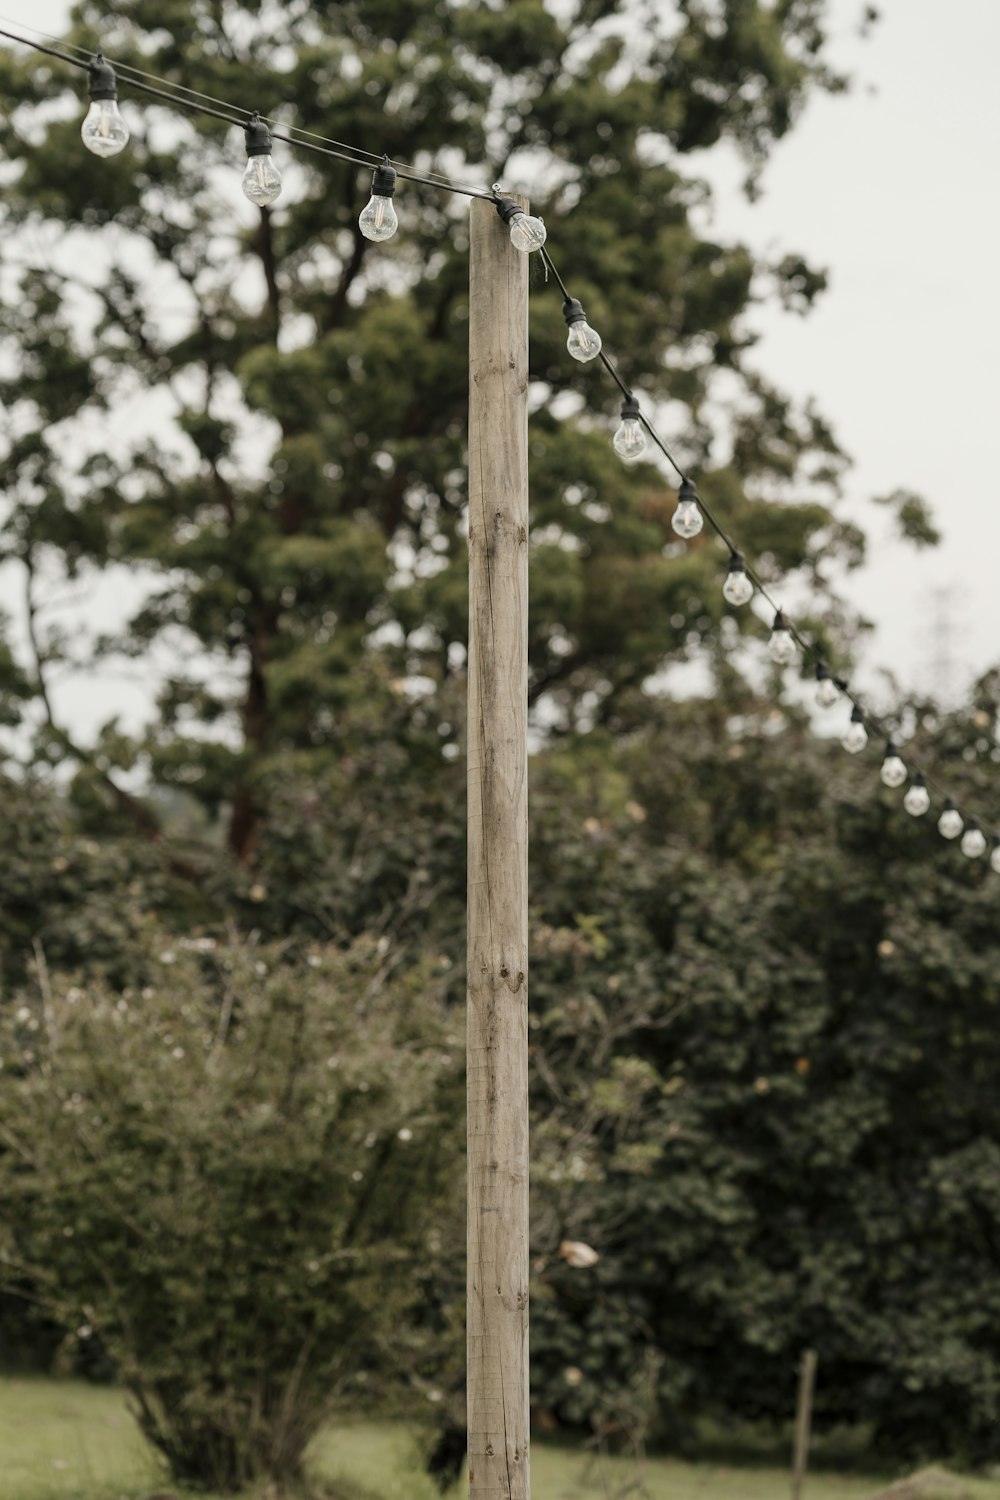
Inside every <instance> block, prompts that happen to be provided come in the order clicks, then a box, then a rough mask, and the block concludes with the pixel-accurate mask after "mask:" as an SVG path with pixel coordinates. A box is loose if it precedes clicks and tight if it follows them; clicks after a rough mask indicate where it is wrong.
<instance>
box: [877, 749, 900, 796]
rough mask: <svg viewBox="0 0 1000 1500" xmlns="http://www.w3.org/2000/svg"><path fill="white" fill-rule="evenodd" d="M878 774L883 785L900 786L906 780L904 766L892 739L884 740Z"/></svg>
mask: <svg viewBox="0 0 1000 1500" xmlns="http://www.w3.org/2000/svg"><path fill="white" fill-rule="evenodd" d="M879 775H880V776H881V777H882V781H883V784H884V785H885V786H891V787H897V786H902V785H903V782H904V781H905V780H906V766H905V765H904V763H903V760H902V758H901V756H900V754H899V752H898V750H897V749H896V747H895V745H894V744H893V743H892V740H888V741H887V742H886V747H885V760H884V761H883V762H882V769H881V771H880V772H879Z"/></svg>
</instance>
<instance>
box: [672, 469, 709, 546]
mask: <svg viewBox="0 0 1000 1500" xmlns="http://www.w3.org/2000/svg"><path fill="white" fill-rule="evenodd" d="M670 524H671V526H672V527H673V529H674V531H675V532H676V533H677V535H678V536H682V537H683V538H684V540H685V541H686V542H689V541H690V540H691V538H692V537H693V536H697V535H698V533H699V531H701V529H702V527H703V526H704V524H705V521H704V517H703V516H702V513H701V508H700V506H699V505H698V496H697V494H696V493H695V488H694V485H693V484H692V483H691V481H690V479H682V480H681V487H680V489H679V490H678V492H677V509H676V510H675V511H674V513H673V515H672V516H671V517H670Z"/></svg>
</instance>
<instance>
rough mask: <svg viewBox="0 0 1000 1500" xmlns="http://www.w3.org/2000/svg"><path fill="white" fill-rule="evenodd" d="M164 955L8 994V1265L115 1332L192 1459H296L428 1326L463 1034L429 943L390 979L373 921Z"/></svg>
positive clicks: (1, 1170)
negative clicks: (133, 982)
mask: <svg viewBox="0 0 1000 1500" xmlns="http://www.w3.org/2000/svg"><path fill="white" fill-rule="evenodd" d="M383 946H384V945H383ZM159 962H160V970H161V973H162V980H161V981H160V982H159V983H158V984H157V985H155V986H150V987H146V988H144V989H143V990H142V991H141V992H139V993H136V992H135V991H129V990H124V991H122V992H120V993H116V992H114V991H112V990H110V989H101V988H97V987H95V986H93V985H91V986H90V987H88V988H81V987H79V986H74V985H72V984H70V983H66V982H62V981H60V982H52V983H51V984H50V983H48V982H46V983H45V984H44V985H43V986H42V987H41V988H40V989H39V992H38V993H37V995H34V996H28V997H26V998H24V999H23V1000H22V1001H20V1002H19V1003H17V1004H15V1005H14V1006H8V1007H7V1008H6V1012H5V1014H4V1016H3V1018H2V1020H0V1057H2V1059H3V1062H4V1064H5V1069H4V1072H3V1074H2V1075H0V1076H2V1078H3V1080H4V1082H3V1086H2V1088H0V1142H2V1145H3V1147H4V1151H3V1155H2V1157H0V1194H2V1198H3V1200H4V1201H3V1213H2V1221H3V1224H4V1225H5V1228H4V1229H3V1230H2V1231H0V1235H2V1241H0V1243H2V1249H0V1255H2V1262H3V1264H2V1269H3V1272H4V1278H5V1279H6V1281H7V1282H8V1284H9V1283H16V1282H18V1281H19V1282H20V1283H21V1284H22V1285H23V1284H30V1285H31V1286H33V1287H34V1288H35V1289H37V1290H38V1292H39V1294H40V1296H41V1297H42V1298H43V1300H44V1301H45V1302H46V1304H47V1305H48V1306H50V1307H51V1308H52V1309H53V1311H54V1312H55V1313H56V1314H57V1315H58V1316H59V1317H60V1318H61V1319H62V1320H64V1321H65V1322H66V1323H67V1324H68V1326H70V1327H78V1328H79V1329H80V1336H81V1337H83V1338H86V1337H88V1336H91V1335H93V1334H96V1335H99V1337H100V1338H101V1340H102V1341H103V1342H104V1344H105V1346H106V1347H107V1349H108V1351H109V1352H110V1354H111V1355H112V1357H113V1358H114V1359H115V1361H116V1363H117V1365H118V1369H119V1372H120V1375H121V1378H122V1379H123V1380H124V1382H125V1384H126V1385H127V1387H128V1389H129V1391H130V1392H131V1395H132V1397H133V1401H134V1406H135V1411H136V1415H137V1417H138V1420H139V1422H140V1425H141V1427H142V1430H143V1431H144V1432H145V1434H146V1435H147V1437H148V1438H149V1439H150V1440H151V1441H152V1442H153V1443H154V1444H155V1445H156V1447H157V1448H159V1449H160V1450H161V1451H162V1452H163V1454H165V1456H166V1458H167V1460H168V1462H169V1464H170V1468H171V1471H172V1473H173V1475H174V1477H175V1478H176V1479H178V1480H182V1481H189V1482H195V1483H201V1484H205V1485H209V1486H211V1487H213V1488H216V1489H231V1488H237V1487H239V1486H240V1485H242V1484H245V1483H246V1482H248V1481H250V1480H252V1479H254V1478H256V1477H259V1476H261V1475H268V1476H272V1477H274V1478H276V1479H279V1480H280V1479H288V1478H292V1477H294V1476H296V1475H297V1474H298V1472H299V1470H300V1465H301V1459H302V1454H303V1450H304V1449H305V1447H306V1444H307V1443H308V1441H309V1439H310V1438H311V1437H312V1435H313V1434H314V1432H315V1431H316V1429H317V1428H318V1426H319V1425H320V1423H321V1421H322V1420H323V1419H324V1417H325V1416H326V1414H327V1413H328V1411H329V1410H330V1407H331V1404H332V1403H333V1402H335V1401H336V1399H337V1398H338V1397H344V1396H347V1395H349V1394H351V1393H352V1392H356V1391H358V1390H365V1389H372V1390H374V1389H384V1382H385V1381H386V1379H387V1378H389V1377H390V1375H392V1374H393V1373H394V1374H395V1376H396V1377H398V1375H399V1374H400V1372H401V1366H402V1367H404V1368H405V1365H406V1360H407V1359H408V1358H410V1357H411V1356H412V1354H413V1352H414V1350H415V1349H417V1348H418V1347H419V1333H418V1332H417V1333H415V1332H414V1329H415V1327H416V1319H415V1309H416V1308H418V1306H420V1305H422V1303H423V1302H424V1300H425V1298H424V1293H425V1290H426V1283H427V1280H428V1277H429V1275H430V1274H431V1273H430V1272H429V1271H428V1263H429V1260H431V1259H432V1258H433V1253H434V1252H433V1248H431V1249H430V1250H428V1246H429V1245H430V1246H431V1247H433V1246H434V1245H436V1244H438V1245H440V1244H447V1243H448V1242H449V1241H453V1239H454V1234H453V1233H452V1231H451V1230H450V1229H449V1227H448V1226H447V1225H446V1224H444V1223H443V1222H442V1215H444V1214H446V1213H447V1212H448V1209H447V1207H446V1205H447V1204H448V1203H449V1202H451V1201H453V1196H454V1195H453V1184H454V1182H455V1181H456V1180H457V1179H458V1178H459V1177H460V1169H459V1167H458V1163H457V1161H456V1159H455V1158H456V1150H457V1145H456V1133H455V1131H454V1130H453V1129H452V1128H451V1124H452V1120H453V1118H454V1115H455V1110H454V1093H455V1085H454V1084H453V1083H452V1081H451V1080H452V1078H453V1077H456V1078H460V1076H461V1068H460V1066H459V1061H460V1059H459V1056H458V1053H457V1051H456V1044H457V1043H460V1039H459V1038H457V1037H455V1036H450V1035H449V1032H448V1027H449V1024H450V1022H449V1019H448V1016H447V1013H446V1012H445V1010H444V1008H443V1006H442V1004H441V1001H440V997H439V994H438V992H437V980H436V979H435V978H434V976H433V975H432V974H431V973H430V972H429V971H428V969H426V968H422V969H420V970H411V971H409V972H407V973H406V974H405V975H403V976H402V977H396V978H394V979H392V980H388V979H387V978H386V971H385V964H384V959H383V955H382V954H381V953H380V951H379V948H378V947H377V946H376V945H374V944H373V943H371V942H368V941H365V942H362V943H360V944H356V945H355V946H354V947H353V948H351V949H350V950H348V951H338V950H336V949H318V948H314V949H313V950H311V951H309V952H308V953H301V954H300V955H299V956H297V957H293V956H292V955H291V954H290V953H289V951H287V950H286V949H282V948H279V947H269V948H266V947H255V946H253V945H242V946H240V945H235V944H232V945H229V946H224V947H216V946H215V945H214V944H212V942H211V940H208V939H204V940H200V941H195V942H190V943H188V944H186V945H185V944H183V943H176V944H175V945H174V946H173V947H169V946H166V945H164V946H163V947H162V948H161V950H160V952H159ZM403 1329H408V1330H409V1332H408V1333H405V1334H404V1333H403V1332H401V1330H403ZM421 1352H422V1353H423V1355H424V1365H423V1367H422V1368H426V1351H425V1350H424V1351H421ZM418 1363H419V1361H418Z"/></svg>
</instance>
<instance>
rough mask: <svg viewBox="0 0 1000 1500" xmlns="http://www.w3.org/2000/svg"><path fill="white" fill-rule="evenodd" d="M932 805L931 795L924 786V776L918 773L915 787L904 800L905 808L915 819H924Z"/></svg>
mask: <svg viewBox="0 0 1000 1500" xmlns="http://www.w3.org/2000/svg"><path fill="white" fill-rule="evenodd" d="M930 805H931V794H930V792H929V791H928V790H927V788H926V787H925V786H924V778H923V774H922V773H920V772H918V774H917V775H916V776H914V778H913V785H912V786H911V787H910V789H909V791H908V792H907V794H906V796H905V797H904V798H903V806H904V807H905V808H906V811H907V812H908V813H909V814H910V816H911V817H913V818H922V817H923V815H924V813H925V812H926V811H927V809H928V808H929V807H930Z"/></svg>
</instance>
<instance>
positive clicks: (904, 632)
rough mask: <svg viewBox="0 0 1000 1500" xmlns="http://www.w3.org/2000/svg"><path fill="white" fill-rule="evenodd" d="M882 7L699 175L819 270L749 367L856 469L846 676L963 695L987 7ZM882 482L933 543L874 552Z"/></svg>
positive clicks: (968, 636)
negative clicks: (906, 494) (759, 170)
mask: <svg viewBox="0 0 1000 1500" xmlns="http://www.w3.org/2000/svg"><path fill="white" fill-rule="evenodd" d="M879 9H880V10H881V12H882V18H881V21H880V22H879V24H878V25H877V26H876V27H875V29H874V31H873V32H872V34H871V35H870V36H869V37H868V38H867V39H866V40H861V39H860V37H859V35H858V30H857V26H858V20H859V17H860V12H861V10H862V0H832V5H831V15H832V31H833V35H834V43H833V48H832V53H831V56H832V58H833V60H834V61H835V62H836V63H837V64H838V65H839V66H841V67H843V68H845V69H847V70H848V71H850V72H852V73H853V74H855V75H856V82H855V86H854V88H853V90H852V91H851V92H850V93H849V94H848V95H846V96H834V97H817V98H815V99H814V100H813V101H812V102H811V103H810V105H809V107H808V108H807V110H806V111H805V114H804V116H803V118H802V119H801V120H800V122H799V123H798V125H797V127H796V128H795V129H794V130H793V131H792V133H791V135H790V136H789V138H788V140H787V141H786V142H784V143H783V144H782V145H781V146H780V147H779V148H778V149H777V151H776V152H775V155H774V157H773V159H772V161H771V163H770V165H769V166H768V168H767V171H766V173H765V176H764V179H763V189H764V191H763V194H762V196H761V198H760V200H759V201H758V202H756V203H753V204H750V203H748V202H747V201H746V200H745V198H744V197H743V196H742V194H741V193H740V190H739V184H740V180H741V172H740V169H739V166H738V164H737V163H736V162H735V160H734V161H732V162H731V163H730V164H729V165H728V166H727V165H726V163H725V162H719V161H718V159H717V153H712V154H711V155H712V158H713V160H712V161H711V162H708V161H707V160H706V163H705V168H706V170H707V169H708V168H709V167H710V168H711V176H712V180H713V182H714V183H715V184H716V187H717V189H718V195H719V201H718V205H717V209H716V215H715V221H714V228H715V231H716V232H717V233H718V234H719V235H720V236H723V237H725V236H733V237H737V236H738V237H740V238H742V239H745V240H746V241H748V242H749V243H750V244H751V245H752V246H753V247H755V248H757V249H759V250H761V251H764V252H766V253H767V254H769V255H774V254H775V253H776V252H784V251H786V250H796V251H801V252H803V253H804V254H805V255H806V257H807V259H808V260H809V261H810V262H812V263H813V264H816V265H819V266H822V267H824V268H826V269H827V270H828V272H829V275H830V289H829V291H828V292H827V293H826V295H825V296H824V297H823V298H822V300H821V302H820V304H819V306H818V308H817V310H816V311H815V312H814V313H813V314H812V315H811V316H809V317H807V318H804V319H801V318H797V317H795V316H793V315H789V314H783V313H781V312H780V311H779V310H773V311H772V310H767V311H764V312H761V313H760V314H759V315H758V319H757V327H758V329H759V331H760V333H761V335H762V338H761V342H760V344H759V346H758V348H757V351H756V359H757V362H758V364H759V366H760V367H761V368H762V370H763V371H764V373H765V374H766V375H767V376H768V377H769V378H771V379H772V380H773V381H774V382H775V383H776V384H777V385H778V386H779V387H780V388H781V389H783V390H786V391H787V392H789V393H794V394H795V395H797V396H800V397H806V396H810V395H811V396H814V397H815V398H816V401H817V404H818V406H819V408H820V410H821V411H822V412H823V413H824V414H825V415H826V416H827V417H828V418H829V420H830V421H831V422H832V424H833V426H834V429H835V431H836V433H837V436H838V438H839V440H840V441H841V443H842V444H843V446H844V447H845V448H846V449H847V451H848V452H849V453H850V454H851V455H852V456H853V458H854V459H855V468H854V470H853V472H852V474H851V475H850V478H849V481H848V491H849V500H848V506H849V511H850V514H851V515H852V517H855V518H856V519H858V520H859V521H860V522H861V524H862V525H863V526H864V528H865V530H866V531H867V532H868V534H869V537H870V539H871V560H870V562H869V564H868V565H867V566H866V567H865V569H864V570H863V571H862V572H860V573H859V574H857V575H855V577H854V578H853V579H852V580H851V582H850V584H849V592H850V595H851V597H852V598H853V599H854V601H855V603H856V604H857V606H858V607H859V609H860V610H861V611H862V612H863V613H864V614H865V615H867V616H868V617H869V618H870V619H872V620H873V621H874V622H875V623H876V625H877V627H878V628H877V631H876V633H875V635H874V637H873V638H872V641H871V644H870V646H869V648H868V650H867V654H866V660H865V664H864V667H863V669H862V670H861V672H860V673H859V674H858V675H857V676H856V678H855V681H857V682H861V683H863V682H864V680H865V679H866V678H867V679H868V680H869V681H871V680H873V679H874V676H875V674H876V672H877V671H879V670H880V669H882V668H888V669H890V670H892V671H894V672H895V673H896V674H897V675H898V676H899V678H900V680H901V681H902V683H903V684H904V685H906V686H917V685H919V684H921V683H923V682H930V684H931V685H932V686H934V687H936V688H938V689H939V690H940V689H941V688H942V686H943V683H942V681H941V680H940V679H941V671H942V667H943V666H945V667H946V666H947V665H948V663H949V661H950V664H951V668H952V674H953V676H954V678H955V679H956V685H957V687H958V688H961V687H962V686H965V685H966V684H967V683H968V681H969V680H971V678H972V676H973V675H974V674H975V673H978V672H980V671H982V670H984V669H986V668H987V667H989V666H992V665H994V664H997V663H1000V505H998V503H997V498H998V497H997V489H998V482H997V470H996V463H995V460H994V452H993V442H994V433H995V430H996V427H997V425H998V417H1000V412H998V382H997V377H996V372H995V368H994V361H995V359H996V357H997V356H996V351H997V348H998V344H1000V274H998V269H997V249H998V242H1000V232H998V231H1000V205H998V192H997V155H998V150H1000V90H998V88H997V86H996V78H995V74H996V64H997V58H998V57H1000V0H950V3H947V4H945V3H944V0H882V3H881V4H880V6H879ZM0 11H2V12H3V13H5V15H6V16H7V18H8V19H9V20H11V21H12V22H15V23H18V24H21V25H24V26H29V25H30V26H33V27H39V28H42V29H45V30H49V31H53V32H58V31H59V30H60V29H61V27H62V26H63V24H64V22H65V17H66V15H67V12H68V6H67V5H66V4H64V3H61V0H32V3H31V4H26V3H18V0H0ZM549 229H550V232H551V233H553V235H554V236H555V235H556V234H557V233H558V229H557V226H556V225H554V224H552V223H550V225H549ZM897 487H904V488H907V489H913V490H916V491H918V492H920V493H922V494H924V495H925V496H926V497H927V499H928V500H929V501H930V502H931V505H932V508H933V510H934V513H935V517H936V520H937V522H938V524H939V527H940V529H941V530H942V532H943V536H944V541H943V544H942V545H941V546H940V547H939V548H936V549H933V550H931V551H929V552H925V553H917V552H915V551H914V550H913V549H912V548H910V547H906V546H903V545H901V544H898V543H896V542H895V541H894V540H893V538H892V535H891V530H890V528H889V526H888V523H887V520H886V516H885V513H884V512H883V511H881V510H880V509H879V508H877V507H875V506H873V505H872V504H871V503H870V497H871V496H872V495H875V494H886V493H888V492H889V491H890V490H893V489H895V488H897ZM80 689H81V690H80V691H74V690H73V689H72V688H70V687H69V685H67V687H66V688H65V689H64V693H65V695H66V696H65V698H64V705H65V711H68V712H70V713H71V714H72V715H73V716H74V717H76V716H77V715H79V716H80V718H81V719H82V721H83V722H81V723H78V726H77V727H78V729H79V728H84V727H89V723H90V715H88V713H87V702H88V701H89V702H91V703H93V694H94V685H93V684H92V683H91V684H90V685H89V687H88V688H86V689H83V685H82V684H81V685H80ZM136 706H137V705H136ZM107 713H108V710H107V708H105V709H104V710H103V712H101V713H100V714H99V716H98V719H103V718H105V717H107Z"/></svg>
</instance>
